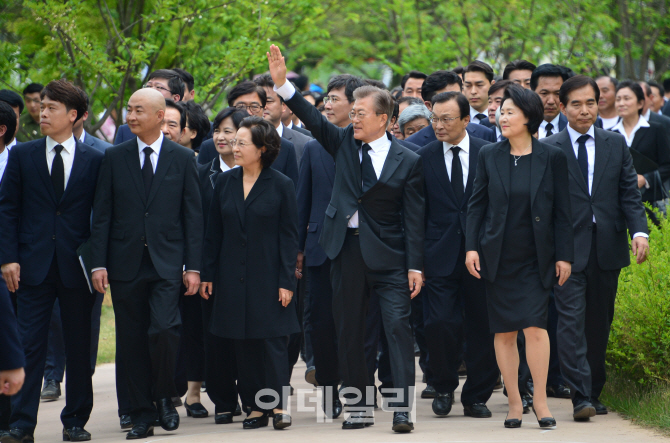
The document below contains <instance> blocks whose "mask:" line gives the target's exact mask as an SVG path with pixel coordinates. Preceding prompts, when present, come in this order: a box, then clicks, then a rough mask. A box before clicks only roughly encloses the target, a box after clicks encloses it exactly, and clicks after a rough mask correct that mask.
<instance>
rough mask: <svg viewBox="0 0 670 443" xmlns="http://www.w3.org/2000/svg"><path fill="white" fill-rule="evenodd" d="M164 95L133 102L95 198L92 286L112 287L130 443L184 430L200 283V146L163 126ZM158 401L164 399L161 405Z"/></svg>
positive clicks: (146, 94) (147, 92) (143, 92)
mask: <svg viewBox="0 0 670 443" xmlns="http://www.w3.org/2000/svg"><path fill="white" fill-rule="evenodd" d="M164 114H165V98H164V97H163V96H162V95H161V94H160V93H159V92H157V91H152V90H151V89H147V88H145V89H140V90H139V91H136V92H135V93H134V94H133V95H132V96H131V97H130V100H129V101H128V117H127V121H128V125H129V127H130V129H131V130H132V131H133V133H134V134H135V135H136V136H137V137H136V138H135V139H133V140H130V141H128V142H125V143H122V144H120V145H117V146H115V147H113V148H110V149H108V150H107V151H105V160H104V162H103V165H102V168H101V170H100V179H99V181H98V188H97V191H96V195H95V212H94V215H93V232H92V235H91V251H92V257H91V267H92V270H93V285H94V287H95V289H96V290H97V291H100V292H104V291H105V289H106V288H107V286H108V284H110V285H111V286H112V288H113V289H112V300H113V302H114V314H115V316H116V325H117V328H116V331H117V343H118V346H117V353H118V355H119V358H120V360H121V361H122V362H123V363H124V365H125V368H126V370H127V373H128V377H126V382H127V383H128V390H129V393H130V403H131V408H132V411H131V419H132V423H133V429H132V430H131V431H130V432H129V433H128V434H127V436H126V438H127V439H136V438H146V437H147V436H150V435H153V424H154V422H155V421H156V410H158V418H159V420H160V424H161V427H162V428H163V429H165V430H168V431H171V430H175V429H177V428H178V427H179V415H178V414H177V411H176V410H175V409H174V406H173V405H172V400H171V398H172V397H176V396H177V391H176V388H175V384H174V368H175V362H176V354H177V348H178V346H179V333H178V327H179V325H180V323H181V319H180V316H179V308H178V303H179V296H180V294H179V289H180V285H181V283H182V281H183V282H184V285H185V286H186V288H187V291H186V294H185V295H187V296H188V295H194V294H196V292H197V290H198V285H199V284H200V276H199V272H200V262H201V258H202V257H201V251H202V235H203V234H202V224H203V221H202V220H203V217H202V203H201V200H200V191H199V184H198V172H197V169H196V163H195V157H194V155H193V151H191V150H189V149H187V148H184V147H182V146H180V145H178V144H176V143H174V142H172V141H170V140H167V139H166V138H165V137H164V136H163V133H162V132H161V123H162V121H163V117H164ZM154 402H155V403H156V405H155V406H154Z"/></svg>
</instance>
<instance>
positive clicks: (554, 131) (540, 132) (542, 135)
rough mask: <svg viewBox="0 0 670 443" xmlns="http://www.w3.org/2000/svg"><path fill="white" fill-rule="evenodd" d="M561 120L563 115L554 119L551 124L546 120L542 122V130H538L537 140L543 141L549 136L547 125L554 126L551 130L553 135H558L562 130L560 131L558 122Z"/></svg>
mask: <svg viewBox="0 0 670 443" xmlns="http://www.w3.org/2000/svg"><path fill="white" fill-rule="evenodd" d="M560 118H561V114H558V115H557V116H556V117H554V119H553V120H552V121H550V122H548V121H546V120H542V123H540V129H538V130H537V139H538V140H542V139H543V138H545V137H546V136H547V123H551V124H552V125H553V128H551V135H554V134H557V133H558V132H559V131H560V129H558V121H559V120H560Z"/></svg>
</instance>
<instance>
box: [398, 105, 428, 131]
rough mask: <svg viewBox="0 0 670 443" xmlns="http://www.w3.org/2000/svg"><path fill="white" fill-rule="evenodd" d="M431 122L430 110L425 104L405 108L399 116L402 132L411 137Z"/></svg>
mask: <svg viewBox="0 0 670 443" xmlns="http://www.w3.org/2000/svg"><path fill="white" fill-rule="evenodd" d="M429 124H430V111H429V110H428V108H426V106H425V105H424V104H420V105H410V106H408V107H407V108H405V110H404V111H402V113H401V114H400V117H399V118H398V126H400V132H401V133H402V134H403V135H404V136H405V138H407V137H409V136H410V135H412V134H415V133H417V132H419V131H420V130H422V129H423V128H425V127H426V126H428V125H429Z"/></svg>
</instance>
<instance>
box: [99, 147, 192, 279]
mask: <svg viewBox="0 0 670 443" xmlns="http://www.w3.org/2000/svg"><path fill="white" fill-rule="evenodd" d="M199 188H200V187H199V184H198V171H197V169H196V163H195V156H194V154H193V151H191V150H190V149H187V148H184V147H183V146H180V145H178V144H177V143H175V142H173V141H170V140H168V139H167V138H164V139H163V144H162V145H161V150H160V154H159V156H158V165H157V166H156V172H155V174H154V178H153V181H152V183H151V191H150V192H149V198H148V199H147V198H146V197H145V192H144V182H143V181H142V170H141V167H140V154H139V148H138V145H137V138H135V139H133V140H130V141H128V142H125V143H122V144H120V145H117V146H113V147H111V148H109V149H107V150H106V151H105V159H104V161H103V162H102V167H101V168H100V178H99V180H98V188H97V190H96V193H95V211H94V214H93V232H92V235H91V251H92V254H91V255H92V257H91V268H92V269H95V268H107V271H108V273H109V279H110V280H120V281H130V280H132V279H133V278H135V276H136V275H137V273H138V271H139V269H140V264H141V262H142V254H143V250H144V247H145V246H144V245H145V244H146V245H147V246H148V248H149V254H150V256H151V261H152V262H153V264H154V267H155V268H156V271H157V272H158V275H160V277H161V278H163V279H166V280H168V279H169V280H173V279H181V278H182V271H183V269H184V266H186V270H189V271H200V268H201V266H200V261H201V259H202V235H203V234H202V226H203V221H202V202H201V200H200V189H199Z"/></svg>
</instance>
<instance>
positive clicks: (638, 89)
mask: <svg viewBox="0 0 670 443" xmlns="http://www.w3.org/2000/svg"><path fill="white" fill-rule="evenodd" d="M623 88H628V89H630V90H631V91H633V94H635V96H636V97H637V102H638V103H640V102H644V99H645V97H644V91H643V90H642V86H640V85H639V84H638V83H637V82H635V81H633V80H624V81H622V82H619V84H618V85H616V93H617V94H618V93H619V91H620V90H622V89H623ZM643 107H644V106H643ZM637 113H638V115H642V108H640V109H638V110H637Z"/></svg>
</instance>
